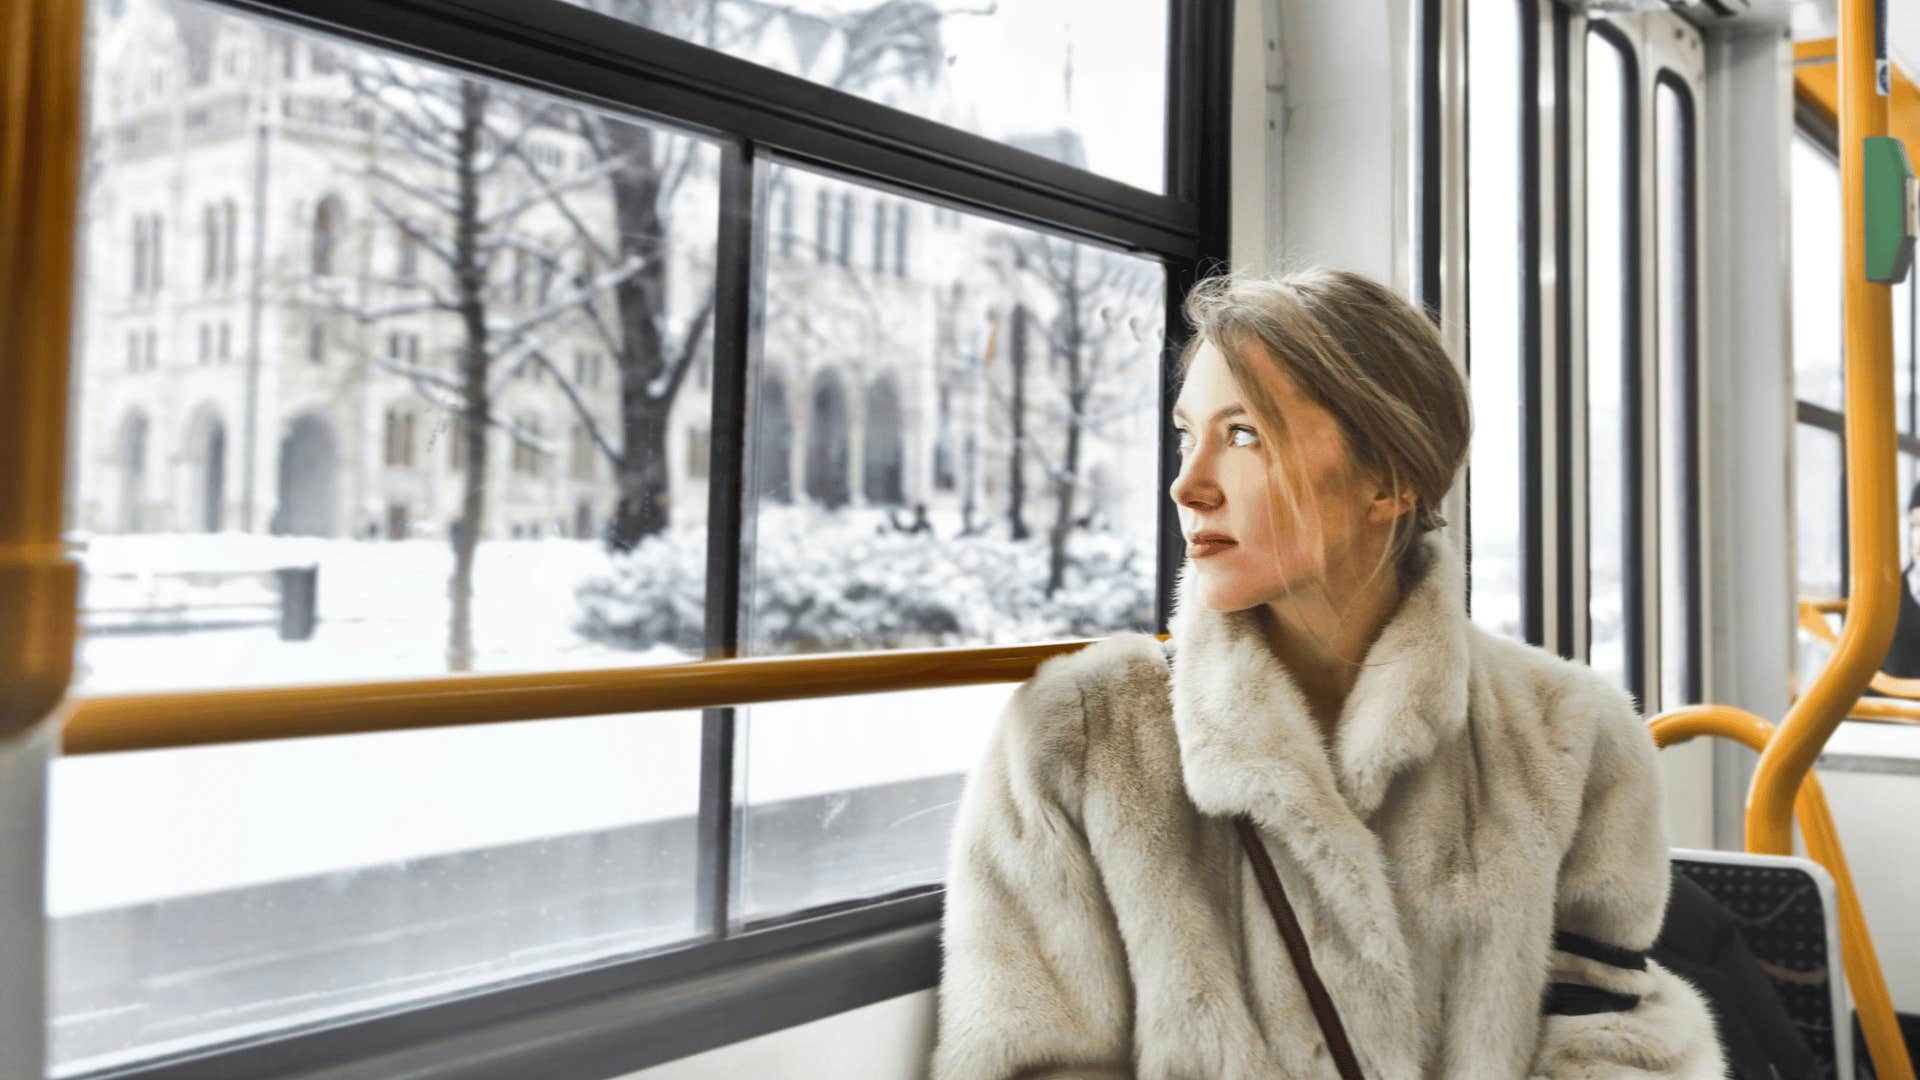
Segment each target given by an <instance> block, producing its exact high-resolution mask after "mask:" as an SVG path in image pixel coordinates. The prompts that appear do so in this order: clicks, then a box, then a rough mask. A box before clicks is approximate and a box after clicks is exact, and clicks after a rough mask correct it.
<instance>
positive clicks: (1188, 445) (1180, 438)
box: [1173, 428, 1193, 454]
mask: <svg viewBox="0 0 1920 1080" xmlns="http://www.w3.org/2000/svg"><path fill="white" fill-rule="evenodd" d="M1192 445H1193V436H1192V435H1189V434H1187V429H1185V428H1174V429H1173V448H1174V449H1175V450H1178V451H1180V452H1181V453H1183V454H1184V453H1186V452H1187V451H1188V450H1190V449H1192Z"/></svg>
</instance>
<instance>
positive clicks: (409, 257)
mask: <svg viewBox="0 0 1920 1080" xmlns="http://www.w3.org/2000/svg"><path fill="white" fill-rule="evenodd" d="M398 242H399V245H400V246H399V257H398V259H397V260H396V261H397V263H398V265H397V266H396V267H395V269H396V270H397V271H398V277H399V278H400V280H401V281H412V280H413V279H414V277H415V276H416V275H418V274H419V272H420V248H419V244H418V242H417V241H415V240H414V238H413V234H412V233H410V232H408V231H407V230H406V228H405V227H404V226H402V227H400V235H399V241H398Z"/></svg>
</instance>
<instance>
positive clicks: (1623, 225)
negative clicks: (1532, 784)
mask: <svg viewBox="0 0 1920 1080" xmlns="http://www.w3.org/2000/svg"><path fill="white" fill-rule="evenodd" d="M1626 63H1627V60H1626V57H1625V56H1624V55H1623V54H1622V53H1621V51H1620V50H1619V49H1618V48H1617V47H1616V46H1614V45H1613V44H1612V43H1611V42H1609V41H1607V40H1606V39H1605V38H1603V37H1601V36H1600V35H1599V34H1588V35H1587V123H1586V129H1587V138H1586V151H1587V274H1586V280H1587V635H1588V636H1587V641H1588V662H1589V663H1590V664H1591V665H1592V666H1593V668H1594V670H1596V671H1598V672H1600V673H1601V674H1603V675H1606V676H1608V677H1609V678H1611V679H1614V680H1615V681H1617V682H1619V683H1620V684H1621V685H1623V686H1624V685H1625V684H1626V681H1627V655H1626V650H1627V648H1628V645H1629V643H1630V642H1631V641H1634V640H1637V637H1638V635H1636V634H1629V633H1628V632H1627V626H1626V617H1627V603H1626V552H1627V550H1628V537H1627V527H1628V523H1629V521H1630V520H1632V519H1633V517H1634V515H1631V514H1630V513H1629V512H1628V511H1629V506H1628V504H1627V500H1628V499H1629V498H1631V497H1633V496H1634V495H1635V493H1636V492H1637V490H1638V487H1639V485H1637V484H1633V483H1627V482H1626V481H1627V480H1628V477H1627V476H1626V469H1627V463H1628V461H1629V460H1630V458H1629V457H1628V455H1627V453H1626V442H1627V414H1626V410H1625V408H1624V406H1625V404H1626V400H1625V390H1626V387H1625V380H1626V375H1627V357H1628V350H1629V349H1630V348H1631V347H1632V345H1631V343H1632V340H1633V334H1634V333H1635V328H1634V327H1632V326H1630V325H1628V318H1627V308H1626V305H1625V290H1626V289H1627V288H1628V287H1629V286H1630V284H1631V277H1630V275H1629V274H1628V273H1627V258H1626V250H1627V248H1626V243H1627V234H1626V229H1627V218H1626V208H1627V200H1628V199H1629V197H1630V196H1629V188H1628V187H1627V173H1626V169H1627V165H1628V162H1629V158H1628V148H1627V144H1626V133H1627V130H1628V127H1627V117H1628V115H1629V114H1628V111H1627V110H1628V108H1629V101H1628V98H1627V80H1626Z"/></svg>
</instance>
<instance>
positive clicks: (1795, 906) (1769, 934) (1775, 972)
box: [1673, 848, 1854, 1080]
mask: <svg viewBox="0 0 1920 1080" xmlns="http://www.w3.org/2000/svg"><path fill="white" fill-rule="evenodd" d="M1673 872H1674V873H1676V874H1684V875H1686V877H1687V878H1688V880H1690V881H1692V882H1693V883H1694V884H1696V885H1698V886H1700V887H1701V888H1702V889H1704V890H1706V891H1707V892H1708V893H1709V894H1711V895H1712V896H1713V898H1714V899H1715V900H1718V901H1719V902H1720V904H1721V906H1723V907H1725V908H1726V909H1727V910H1728V911H1730V912H1732V914H1733V916H1734V918H1735V919H1736V920H1738V922H1739V925H1740V936H1741V937H1742V938H1743V939H1744V940H1745V941H1746V944H1747V948H1748V949H1749V950H1751V951H1752V952H1753V955H1754V957H1755V958H1756V959H1758V960H1759V961H1760V966H1761V968H1762V969H1763V970H1765V972H1766V973H1767V977H1768V978H1769V979H1770V980H1772V982H1773V986H1774V989H1775V991H1776V992H1777V993H1778V995H1779V998H1780V1003H1781V1004H1782V1005H1783V1006H1784V1007H1785V1008H1786V1011H1787V1015H1788V1016H1789V1017H1791V1018H1792V1020H1793V1023H1794V1026H1795V1027H1797V1028H1799V1029H1800V1034H1801V1036H1802V1037H1803V1038H1804V1039H1805V1040H1806V1042H1807V1045H1808V1047H1810V1048H1811V1049H1812V1050H1813V1053H1814V1056H1815V1057H1816V1058H1817V1059H1818V1060H1819V1064H1820V1070H1821V1076H1823V1077H1831V1078H1836V1080H1837V1078H1845V1080H1853V1076H1854V1072H1853V1038H1852V1030H1851V1019H1850V1018H1851V1016H1852V1008H1851V1006H1850V1005H1849V1003H1848V1000H1847V986H1846V977H1845V974H1844V969H1843V968H1842V966H1841V962H1840V919H1839V914H1838V909H1837V908H1836V907H1835V901H1834V897H1835V893H1834V888H1833V878H1832V877H1831V876H1830V875H1829V874H1828V873H1827V871H1826V868H1825V867H1822V866H1821V865H1820V864H1818V863H1816V862H1814V861H1812V860H1811V859H1801V858H1794V857H1790V856H1781V855H1749V854H1746V853H1745V852H1733V851H1696V850H1690V849H1686V848H1675V849H1673ZM1836 1035H1837V1036H1838V1037H1836Z"/></svg>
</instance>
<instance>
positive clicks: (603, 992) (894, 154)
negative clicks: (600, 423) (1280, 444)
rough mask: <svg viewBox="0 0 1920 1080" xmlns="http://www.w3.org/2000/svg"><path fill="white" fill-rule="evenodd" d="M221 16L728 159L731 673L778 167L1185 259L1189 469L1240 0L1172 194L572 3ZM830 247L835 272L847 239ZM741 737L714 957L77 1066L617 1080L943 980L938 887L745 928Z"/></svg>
mask: <svg viewBox="0 0 1920 1080" xmlns="http://www.w3.org/2000/svg"><path fill="white" fill-rule="evenodd" d="M204 2H207V3H211V4H212V5H214V6H215V7H218V8H222V9H226V10H231V11H237V12H241V13H246V14H252V15H259V16H264V17H267V18H269V19H272V20H274V21H276V22H278V23H281V24H286V25H290V26H292V27H294V28H297V29H300V30H304V31H309V32H318V33H322V34H326V35H329V36H332V37H336V38H344V39H346V40H349V41H351V42H354V43H356V44H364V45H368V46H371V47H375V48H379V49H382V50H386V51H389V52H393V53H397V54H400V55H404V56H407V57H410V58H413V59H417V60H424V61H427V62H431V63H436V64H440V65H443V66H445V67H448V68H450V69H453V70H455V71H458V72H460V73H462V74H468V75H473V76H476V77H483V78H487V79H491V80H495V81H499V82H503V83H506V84H508V85H511V86H515V87H519V88H524V89H530V90H532V91H534V92H538V93H545V94H551V95H554V96H556V97H558V98H560V99H562V100H566V101H569V102H572V103H576V104H579V105H581V106H585V107H592V108H598V109H604V110H607V111H609V112H612V113H615V114H618V115H624V116H631V117H636V118H638V119H641V120H647V121H653V122H660V123H666V124H669V125H671V126H673V127H675V128H678V129H681V130H686V131H689V132H691V133H693V134H696V135H699V136H701V137H703V138H707V139H711V140H713V141H714V142H715V143H716V144H717V146H718V148H719V150H720V162H721V164H720V170H721V172H720V212H719V215H718V219H719V220H718V248H717V255H716V264H717V265H716V270H715V273H716V285H717V290H716V309H715V319H714V354H713V355H714V368H715V371H714V387H713V394H712V400H713V402H714V407H713V410H712V414H711V416H710V423H709V427H708V430H709V431H710V432H711V438H712V443H711V459H710V461H709V470H710V477H711V480H710V483H709V499H710V502H709V517H708V521H709V530H708V532H709V550H708V590H709V603H708V613H707V614H708V625H707V652H708V654H709V655H710V656H726V655H732V654H734V653H735V652H736V651H737V647H738V644H739V641H738V638H739V629H740V615H741V611H740V606H741V603H742V596H741V591H742V590H741V582H740V564H741V546H742V537H741V525H742V500H743V499H744V498H746V497H750V493H749V492H747V491H745V489H744V482H743V478H744V474H745V468H744V467H745V465H746V464H747V463H746V462H745V461H744V460H743V459H744V446H745V436H746V430H745V419H746V413H745V409H744V408H743V407H731V406H734V405H743V404H744V403H745V402H746V400H747V399H746V391H747V375H748V369H747V363H748V354H749V350H750V347H751V345H752V342H751V337H752V330H751V328H750V326H749V317H750V314H751V312H750V303H749V301H750V296H751V288H752V275H753V273H754V268H755V266H756V262H755V260H756V258H757V257H759V256H760V254H761V251H760V250H759V248H758V246H757V245H763V244H764V243H765V239H764V233H765V230H764V228H758V229H757V227H758V226H763V225H764V223H765V222H767V221H768V219H769V217H768V212H769V210H770V209H771V208H770V207H768V206H766V205H765V204H766V199H767V192H766V185H765V184H764V183H763V182H759V181H760V180H761V179H762V178H763V172H764V166H765V163H766V162H767V161H768V160H769V159H770V156H771V155H777V156H778V157H779V159H780V160H782V161H784V162H793V163H797V164H799V165H802V166H804V167H808V168H814V169H819V170H822V171H824V172H827V173H830V174H832V175H834V176H837V177H844V178H847V179H849V180H851V181H854V182H857V183H864V184H868V185H872V186H874V187H877V188H881V189H886V190H891V191H894V192H896V193H899V194H902V195H904V196H906V197H909V198H916V199H922V200H926V201H929V202H930V203H932V204H933V205H934V206H935V207H936V208H944V209H946V210H947V211H949V212H954V211H967V212H972V213H978V214H983V215H987V216H991V217H994V218H997V219H1000V220H1004V221H1010V222H1012V223H1015V224H1019V225H1023V226H1029V227H1034V228H1040V229H1045V230H1048V231H1050V232H1053V233H1056V234H1064V235H1068V236H1072V237H1074V238H1075V239H1079V240H1084V241H1088V242H1093V243H1101V244H1106V245H1110V246H1115V247H1119V248H1121V249H1124V250H1127V251H1129V252H1132V253H1135V254H1139V255H1142V256H1146V257H1150V258H1156V259H1158V260H1159V261H1161V262H1162V264H1163V265H1164V266H1165V268H1166V271H1167V275H1166V280H1167V285H1166V291H1165V295H1164V301H1165V314H1166V317H1167V318H1166V328H1167V329H1166V340H1165V343H1164V344H1165V349H1164V352H1163V356H1162V365H1161V368H1162V381H1161V398H1160V401H1159V411H1160V418H1161V445H1162V454H1161V459H1160V483H1161V486H1162V488H1163V489H1164V488H1165V487H1166V486H1168V485H1169V484H1170V483H1171V481H1172V478H1173V476H1174V475H1175V474H1176V473H1177V470H1178V456H1177V454H1176V453H1175V452H1174V450H1173V445H1174V441H1173V438H1172V434H1171V421H1170V418H1169V416H1168V410H1169V409H1170V408H1171V404H1172V400H1173V396H1174V394H1175V393H1176V392H1177V390H1178V387H1177V385H1176V384H1175V381H1174V380H1175V378H1176V376H1177V371H1176V367H1177V364H1176V359H1177V357H1178V355H1179V353H1180V350H1181V348H1182V346H1183V345H1184V344H1185V340H1186V338H1187V336H1188V333H1187V328H1186V325H1185V322H1184V319H1183V318H1182V317H1181V315H1180V304H1181V300H1182V298H1183V297H1184V296H1185V294H1186V292H1187V291H1188V289H1189V288H1191V286H1192V285H1193V284H1194V283H1195V282H1197V281H1198V280H1200V279H1201V278H1202V277H1205V276H1207V275H1208V274H1211V273H1214V272H1217V271H1218V270H1219V269H1220V268H1221V267H1223V266H1224V265H1225V259H1226V255H1227V246H1228V244H1227V212H1228V198H1227V196H1228V183H1229V181H1228V175H1229V171H1228V162H1229V148H1228V140H1227V136H1228V108H1227V105H1228V101H1229V95H1230V77H1231V67H1232V65H1231V62H1230V60H1231V53H1232V50H1231V36H1232V4H1230V3H1228V2H1226V0H1198V2H1189V0H1169V3H1168V15H1167V18H1168V30H1169V33H1168V50H1167V68H1166V72H1167V111H1166V116H1165V118H1164V129H1163V130H1164V132H1165V138H1166V177H1165V180H1166V182H1165V187H1164V191H1165V193H1164V194H1158V193H1152V192H1147V191H1144V190H1141V189H1138V188H1134V187H1131V186H1129V185H1126V184H1123V183H1121V182H1119V181H1116V180H1113V179H1110V178H1108V177H1105V176H1101V175H1099V174H1097V173H1093V172H1089V171H1086V170H1083V169H1078V168H1074V167H1072V166H1069V165H1065V164H1062V163H1059V162H1056V161H1052V160H1050V159H1046V158H1043V157H1040V156H1039V155H1036V154H1032V153H1029V152H1026V151H1023V150H1019V149H1016V148H1014V147H1012V146H1010V145H1008V144H1005V143H1002V142H999V141H996V140H993V139H989V138H986V137H984V136H979V135H975V134H972V133H968V132H964V131H960V130H958V129H954V128H950V127H946V126H943V125H941V124H939V123H937V122H934V121H932V120H929V119H926V118H923V117H919V116H915V115H912V114H909V113H905V112H901V111H899V110H896V109H893V108H890V107H887V106H884V105H881V104H878V103H876V102H872V101H868V100H865V99H862V98H859V97H856V96H854V95H850V94H847V93H844V92H841V91H837V90H833V89H831V88H828V87H825V86H821V85H818V84H815V83H812V82H809V81H807V80H805V79H802V78H799V77H796V76H790V75H787V74H784V73H781V72H778V71H774V70H771V69H768V68H763V67H760V66H757V65H754V64H752V63H749V62H746V61H743V60H739V59H737V58H733V57H729V56H726V55H722V54H719V53H715V52H712V51H710V50H707V49H705V48H702V47H700V46H698V45H695V44H692V43H690V42H686V41H682V40H679V39H675V38H672V37H669V36H666V35H662V34H659V33H655V32H652V31H648V30H645V29H642V28H640V27H638V26H635V25H632V24H630V23H626V22H622V21H620V20H617V19H615V18H612V17H609V16H605V15H601V14H598V13H595V12H592V11H588V10H585V9H581V8H577V7H573V6H570V5H568V4H566V3H562V2H559V0H204ZM323 47H324V46H323ZM845 224H846V225H850V224H851V222H850V221H849V222H847V223H845ZM844 227H845V225H843V228H844ZM756 232H758V234H759V235H758V237H757V236H756ZM821 240H822V241H823V245H822V246H823V250H822V251H821V252H820V253H819V256H820V257H821V258H822V260H823V261H824V260H825V258H826V252H825V251H824V241H825V240H826V237H825V236H822V237H821ZM156 284H157V282H156ZM313 327H314V329H315V330H316V331H317V330H318V328H319V325H318V323H317V322H316V323H314V324H313ZM456 441H457V440H456ZM1160 504H1161V509H1160V519H1159V532H1160V537H1161V540H1160V543H1159V551H1158V563H1157V570H1158V574H1157V582H1156V584H1157V588H1156V593H1157V596H1156V612H1155V614H1156V625H1157V627H1158V628H1159V629H1161V630H1163V631H1164V630H1165V628H1166V625H1167V621H1168V617H1169V615H1170V613H1171V605H1172V592H1173V583H1174V580H1175V577H1176V575H1177V572H1178V569H1179V566H1180V563H1181V558H1182V546H1181V544H1180V543H1179V542H1178V537H1179V528H1178V522H1177V519H1176V518H1175V516H1174V513H1173V508H1172V505H1171V502H1170V501H1169V500H1164V499H1163V500H1160ZM734 744H735V724H734V711H733V710H731V709H708V710H706V711H705V714H704V717H703V738H702V749H701V765H700V768H701V795H700V817H699V826H698V827H699V830H700V845H699V868H698V875H697V881H696V882H695V887H696V889H697V890H698V901H699V902H698V906H697V908H696V910H697V911H698V912H700V915H699V916H698V920H697V921H698V922H699V924H700V928H701V930H702V931H703V932H704V933H705V934H706V935H707V936H706V938H705V939H704V940H703V939H701V938H696V939H694V940H692V941H689V942H683V943H678V944H676V945H674V946H671V947H668V948H665V949H662V950H659V951H657V952H653V953H647V954H643V955H638V956H631V955H630V956H622V957H617V958H614V959H612V960H609V961H606V962H601V963H596V964H592V965H586V966H583V967H579V968H573V969H566V970H560V971H555V972H551V973H547V974H544V975H541V976H538V977H534V978H531V979H528V980H525V981H522V982H518V983H514V984H509V985H505V986H499V987H494V988H490V989H485V990H481V991H477V992H473V993H468V994H463V995H460V996H457V997H453V998H450V999H447V1000H439V1001H425V1002H421V1003H419V1004H416V1005H412V1006H406V1007H402V1008H400V1009H397V1010H380V1011H373V1010H370V1011H369V1012H367V1013H365V1014H359V1015H355V1016H350V1017H345V1018H342V1019H339V1020H337V1021H329V1022H326V1023H323V1024H321V1025H319V1026H316V1027H312V1028H307V1029H299V1030H291V1031H285V1032H280V1033H275V1034H272V1035H267V1036H262V1037H257V1038H254V1039H250V1040H246V1041H243V1042H238V1043H233V1044H226V1045H220V1046H214V1047H209V1048H204V1049H199V1050H195V1051H190V1052H185V1053H180V1054H175V1055H170V1056H167V1057H163V1058H157V1059H154V1060H149V1061H144V1062H141V1063H138V1064H135V1065H130V1066H123V1067H117V1068H113V1069H108V1070H101V1071H98V1072H91V1073H86V1074H77V1075H81V1076H85V1077H87V1078H88V1080H94V1078H104V1077H108V1076H112V1077H139V1078H141V1080H163V1078H175V1077H190V1076H191V1077H198V1076H207V1075H282V1074H292V1073H300V1074H306V1073H309V1072H317V1071H325V1072H326V1073H327V1075H329V1076H332V1077H349V1076H366V1077H375V1076H379V1077H385V1076H392V1075H398V1074H400V1073H402V1072H404V1073H405V1074H406V1075H409V1076H414V1077H422V1078H424V1077H432V1078H446V1077H463V1078H466V1077H475V1078H477V1077H509V1076H510V1077H522V1076H530V1075H539V1076H543V1077H570V1076H578V1077H598V1076H607V1075H615V1074H619V1073H624V1072H628V1071H633V1070H636V1069H641V1068H645V1067H648V1066H650V1065H654V1064H658V1063H661V1062H664V1061H669V1060H672V1059H674V1058H678V1057H682V1056H685V1055H687V1054H691V1053H695V1052H698V1051H700V1050H704V1049H708V1048H711V1047H714V1046H719V1045H724V1044H726V1043H729V1042H734V1041H737V1040H740V1039H744V1038H748V1037H751V1036H754V1035H758V1034H763V1033H765V1032H768V1031H773V1030H778V1029H780V1028H782V1027H787V1026H791V1025H793V1024H798V1023H802V1022H805V1021H808V1020H812V1019H817V1018H820V1017H824V1016H828V1015H832V1014H834V1013H838V1012H842V1011H846V1010H848V1009H852V1008H857V1007H859V1006H862V1005H866V1004H870V1003H873V1002H876V1001H880V1000H884V999H886V998H889V997H894V996H898V995H900V994H905V993H910V992H913V991H916V990H921V989H926V988H929V987H932V986H934V985H935V984H936V983H937V981H938V975H939V955H938V948H937V935H938V924H939V919H940V913H941V905H942V900H943V888H942V887H941V886H939V885H928V886H924V887H918V888H914V889H910V890H906V891H904V892H902V893H899V894H896V895H891V896H885V897H863V898H859V899H852V900H849V901H847V902H845V903H842V904H838V905H834V906H832V907H828V908H825V909H814V910H808V911H803V912H798V913H795V914H793V915H789V916H782V917H780V918H778V919H772V920H768V921H765V922H756V923H744V924H741V925H733V924H732V922H731V919H732V911H731V908H730V905H729V900H730V897H731V894H732V892H733V884H732V881H731V877H732V869H733V868H732V866H731V859H730V853H731V851H732V846H733V830H734V827H735V824H736V821H737V813H736V811H737V808H736V807H735V806H734V805H733V803H732V791H733V764H734V750H735V745H734Z"/></svg>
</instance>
